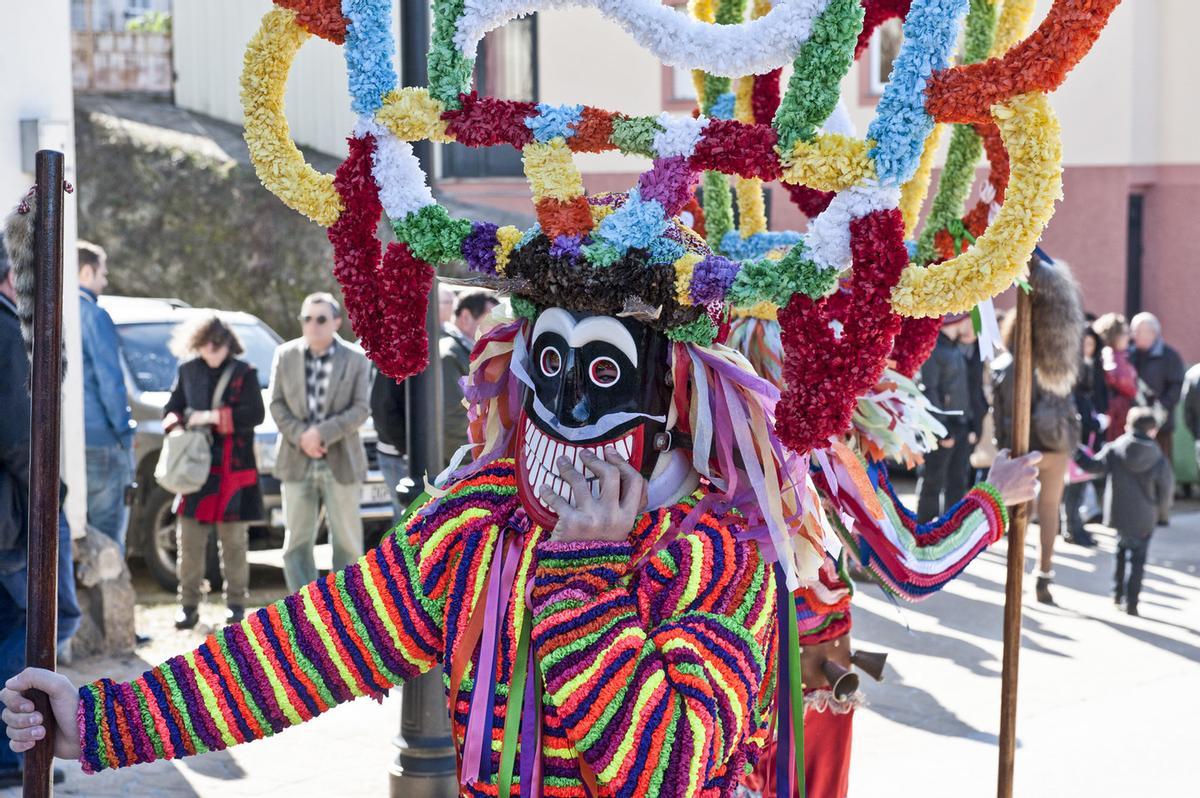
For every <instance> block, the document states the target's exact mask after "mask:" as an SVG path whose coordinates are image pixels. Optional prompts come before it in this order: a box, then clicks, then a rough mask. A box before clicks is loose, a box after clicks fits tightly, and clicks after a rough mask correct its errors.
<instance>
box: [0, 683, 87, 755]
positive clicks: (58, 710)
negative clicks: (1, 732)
mask: <svg viewBox="0 0 1200 798" xmlns="http://www.w3.org/2000/svg"><path fill="white" fill-rule="evenodd" d="M27 690H41V691H42V692H43V693H45V694H46V695H48V696H49V697H50V709H51V711H53V712H54V721H55V724H56V726H57V731H56V732H55V735H54V755H55V756H57V757H60V758H62V759H78V758H79V751H80V748H79V723H78V722H77V721H76V712H77V710H78V709H79V692H78V691H77V690H76V689H75V685H73V684H71V680H70V679H68V678H67V677H66V676H63V675H62V674H61V673H56V672H54V671H47V670H43V669H41V668H26V669H25V670H23V671H21V672H20V673H18V674H17V675H16V676H14V677H12V678H11V679H9V680H8V681H7V682H5V683H4V689H3V690H0V704H3V705H4V711H3V712H0V720H3V721H4V725H5V726H7V727H8V736H9V740H10V741H9V744H8V746H9V748H11V749H12V750H14V751H16V752H17V753H18V754H21V753H24V752H25V751H28V750H29V749H31V748H33V746H34V745H36V744H37V743H38V742H40V741H41V740H42V738H44V737H45V736H46V727H45V726H44V725H43V721H42V714H41V713H40V712H36V711H35V710H34V708H33V702H32V701H30V700H29V699H28V698H26V697H25V696H24V695H23V694H24V693H25V691H27Z"/></svg>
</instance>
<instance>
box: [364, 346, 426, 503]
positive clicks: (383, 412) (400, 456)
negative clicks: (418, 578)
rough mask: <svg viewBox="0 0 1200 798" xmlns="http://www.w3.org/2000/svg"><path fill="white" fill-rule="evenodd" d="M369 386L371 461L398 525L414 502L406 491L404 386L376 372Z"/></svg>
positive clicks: (406, 459) (407, 485)
mask: <svg viewBox="0 0 1200 798" xmlns="http://www.w3.org/2000/svg"><path fill="white" fill-rule="evenodd" d="M373 371H374V372H375V376H374V379H373V381H372V383H371V419H372V421H373V422H374V424H375V434H376V435H377V436H378V438H377V440H376V441H375V457H376V458H377V459H378V460H379V471H380V473H382V474H383V481H384V482H385V483H387V485H388V487H390V488H391V493H390V494H389V495H390V496H391V497H392V513H393V515H394V516H395V518H396V520H397V521H399V520H400V518H401V516H403V515H404V511H405V509H407V507H408V504H409V502H411V501H412V500H413V499H415V498H416V495H415V494H414V493H412V491H411V490H410V489H411V488H412V485H413V482H412V479H410V478H409V474H408V433H407V429H408V428H407V426H406V416H405V413H406V409H407V408H406V404H405V399H404V386H403V385H401V384H400V383H398V382H396V381H395V380H393V379H392V378H391V377H388V376H387V375H385V374H380V373H379V371H378V370H377V369H373Z"/></svg>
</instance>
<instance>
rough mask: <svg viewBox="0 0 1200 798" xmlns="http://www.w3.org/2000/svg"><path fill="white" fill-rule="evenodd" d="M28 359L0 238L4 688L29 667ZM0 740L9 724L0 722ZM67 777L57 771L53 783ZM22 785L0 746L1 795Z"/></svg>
mask: <svg viewBox="0 0 1200 798" xmlns="http://www.w3.org/2000/svg"><path fill="white" fill-rule="evenodd" d="M29 416H30V403H29V358H28V357H27V356H26V355H25V344H24V342H23V341H22V340H21V324H20V322H19V321H18V319H17V306H16V292H15V290H14V289H13V273H12V268H11V266H10V264H9V260H8V254H7V252H6V251H5V248H4V240H3V237H0V418H2V419H4V422H3V423H0V683H2V682H4V681H5V680H7V679H9V678H10V677H12V676H15V675H16V674H18V673H20V672H21V670H22V669H23V668H24V667H25V616H26V603H25V598H26V596H25V592H26V585H27V583H28V570H27V568H26V557H27V556H28V548H29V537H28V520H29ZM79 614H80V613H79V604H78V602H77V601H76V598H75V572H74V568H73V565H72V561H71V530H70V528H69V527H68V526H67V519H66V517H65V516H63V515H62V514H61V513H60V514H59V534H58V639H59V643H60V644H61V643H62V642H64V641H66V640H68V639H69V638H70V637H71V635H73V634H74V633H75V630H76V629H77V628H79ZM0 736H4V723H3V721H0ZM62 779H63V772H62V771H61V770H60V769H58V768H55V772H54V780H55V782H60V781H62ZM20 783H21V758H20V757H19V756H18V755H17V754H14V753H13V752H12V750H11V749H9V747H8V746H7V745H0V789H3V788H4V787H14V786H17V785H19V784H20Z"/></svg>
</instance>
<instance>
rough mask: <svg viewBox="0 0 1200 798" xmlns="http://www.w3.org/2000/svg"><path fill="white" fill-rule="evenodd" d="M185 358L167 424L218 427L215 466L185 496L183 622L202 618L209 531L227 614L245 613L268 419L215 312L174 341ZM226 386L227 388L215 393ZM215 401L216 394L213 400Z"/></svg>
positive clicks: (253, 375) (250, 372)
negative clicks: (261, 445)
mask: <svg viewBox="0 0 1200 798" xmlns="http://www.w3.org/2000/svg"><path fill="white" fill-rule="evenodd" d="M171 349H172V351H173V352H174V353H175V355H176V357H178V358H179V359H180V361H182V362H181V363H180V365H179V375H178V376H177V377H176V379H175V387H174V388H173V389H172V390H171V398H170V399H169V400H167V405H166V407H165V408H163V431H164V432H170V431H171V430H172V429H175V428H176V427H178V426H180V425H183V426H186V427H187V428H188V429H195V428H197V427H202V428H206V429H208V430H209V431H210V432H211V434H212V470H211V471H210V472H209V476H208V481H207V482H205V483H204V486H203V487H202V488H200V490H198V491H197V492H195V493H189V494H187V495H186V496H182V495H181V496H178V497H176V500H175V511H176V512H177V513H178V515H179V527H178V535H179V537H178V540H179V555H178V571H179V604H180V608H179V613H178V615H176V618H175V627H176V628H177V629H191V628H192V627H194V626H195V625H196V622H197V621H198V620H199V606H200V598H201V595H200V583H201V580H202V579H203V577H204V564H205V559H206V558H205V552H206V550H207V547H208V536H209V533H210V532H211V531H212V530H213V529H215V530H216V532H217V540H218V543H219V552H220V556H221V573H222V575H223V576H224V577H225V605H226V607H227V611H226V615H225V617H226V619H227V621H229V622H230V623H237V622H239V621H241V620H242V618H243V617H244V616H245V612H246V601H247V599H248V598H249V595H250V585H249V582H250V569H249V566H248V565H247V563H246V547H247V534H248V533H247V528H248V526H249V522H251V521H258V520H261V519H262V517H263V500H262V491H261V489H260V488H259V485H258V469H257V467H256V464H255V460H254V428H255V427H256V426H258V425H259V424H261V423H262V420H263V417H264V414H265V411H264V408H263V400H262V390H261V388H260V386H259V383H258V373H257V371H256V370H255V368H254V366H251V365H250V364H249V363H247V362H246V361H244V360H241V359H239V358H238V355H240V354H242V352H243V351H245V350H244V349H243V347H242V342H241V341H240V340H238V337H237V334H236V333H235V332H234V331H233V330H232V329H231V328H230V327H229V325H227V324H226V323H225V322H223V321H221V319H220V318H219V317H217V316H215V315H212V316H205V317H201V318H199V319H197V320H196V321H194V322H192V323H190V324H187V325H183V326H181V327H180V328H179V330H178V331H177V332H176V334H175V337H174V339H173V340H172V342H171ZM218 388H220V395H219V396H214V394H216V393H217V389H218ZM214 400H215V401H214Z"/></svg>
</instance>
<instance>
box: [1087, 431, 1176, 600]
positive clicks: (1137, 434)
mask: <svg viewBox="0 0 1200 798" xmlns="http://www.w3.org/2000/svg"><path fill="white" fill-rule="evenodd" d="M1157 434H1158V419H1157V417H1156V416H1155V413H1154V411H1153V410H1151V409H1150V408H1148V407H1135V408H1132V409H1131V410H1130V411H1129V416H1128V418H1127V420H1126V425H1125V434H1124V435H1122V436H1121V437H1119V438H1117V439H1116V440H1115V441H1112V442H1111V443H1107V444H1105V446H1104V448H1103V449H1101V450H1100V451H1099V452H1098V453H1097V454H1096V455H1095V456H1094V457H1092V456H1089V455H1088V454H1087V453H1086V452H1084V451H1082V450H1079V451H1077V452H1076V454H1075V462H1077V463H1078V464H1079V465H1080V466H1081V467H1082V468H1083V469H1085V470H1087V471H1091V472H1093V473H1096V474H1106V475H1107V479H1106V487H1105V491H1104V524H1105V526H1109V527H1112V528H1114V529H1116V530H1117V551H1116V559H1117V561H1116V568H1115V570H1114V574H1113V603H1114V604H1116V605H1117V606H1118V607H1119V606H1121V603H1122V601H1124V604H1125V612H1127V613H1129V614H1130V615H1135V616H1136V615H1137V614H1138V608H1137V607H1138V594H1139V593H1140V592H1141V589H1142V572H1143V571H1144V569H1145V566H1146V552H1147V551H1148V550H1149V548H1150V536H1151V535H1152V534H1153V533H1154V526H1155V524H1157V523H1158V521H1159V520H1160V519H1163V520H1165V519H1166V518H1167V514H1168V512H1169V509H1170V503H1171V495H1172V492H1173V490H1174V484H1175V476H1174V474H1173V473H1172V471H1171V465H1170V463H1168V462H1167V458H1166V457H1165V456H1164V455H1163V453H1162V450H1161V449H1160V448H1159V447H1158V444H1157V443H1155V440H1154V436H1155V435H1157ZM1126 561H1128V562H1129V565H1130V570H1129V581H1128V582H1126V580H1125V565H1126Z"/></svg>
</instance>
